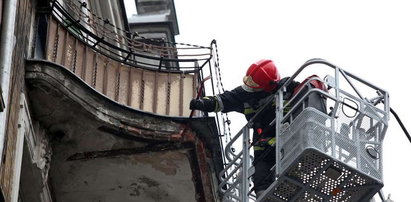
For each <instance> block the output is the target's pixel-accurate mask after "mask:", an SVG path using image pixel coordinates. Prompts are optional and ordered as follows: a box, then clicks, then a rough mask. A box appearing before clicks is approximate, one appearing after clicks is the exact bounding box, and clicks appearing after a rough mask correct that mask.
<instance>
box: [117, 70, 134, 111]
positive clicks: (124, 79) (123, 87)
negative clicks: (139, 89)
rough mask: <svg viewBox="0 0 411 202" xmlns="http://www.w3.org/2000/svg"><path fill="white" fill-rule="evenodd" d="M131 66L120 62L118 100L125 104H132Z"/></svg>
mask: <svg viewBox="0 0 411 202" xmlns="http://www.w3.org/2000/svg"><path fill="white" fill-rule="evenodd" d="M130 72H131V71H130V68H129V67H126V66H124V65H122V64H120V68H119V76H120V79H119V82H120V83H119V88H118V91H119V92H118V102H119V103H120V104H123V105H130V103H129V96H130V93H129V91H131V90H130V83H131V81H130V77H131V76H130Z"/></svg>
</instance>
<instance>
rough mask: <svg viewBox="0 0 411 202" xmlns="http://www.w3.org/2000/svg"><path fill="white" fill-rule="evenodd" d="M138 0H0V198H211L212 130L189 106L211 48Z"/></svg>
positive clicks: (217, 158) (166, 5) (164, 9)
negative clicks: (129, 5)
mask: <svg viewBox="0 0 411 202" xmlns="http://www.w3.org/2000/svg"><path fill="white" fill-rule="evenodd" d="M136 5H137V12H138V15H136V16H133V17H132V18H130V19H127V17H126V13H125V5H124V3H123V2H122V1H121V0H108V1H98V0H81V1H74V0H59V1H57V0H56V1H54V0H52V1H48V0H10V1H3V0H0V6H1V8H2V9H0V12H1V13H0V14H1V15H0V22H1V31H0V32H1V52H0V53H1V57H0V58H1V59H0V64H1V69H0V70H1V71H0V79H1V80H0V81H1V83H0V89H1V103H0V121H1V122H0V151H1V166H0V169H1V172H0V177H1V178H0V186H1V193H2V200H3V201H23V202H25V201H30V202H31V201H190V202H191V201H220V196H219V194H218V191H217V186H218V181H219V180H218V175H217V174H218V173H219V172H220V171H221V170H222V167H223V165H222V158H221V150H220V142H219V138H218V129H217V128H218V127H217V126H216V123H215V120H214V118H212V117H195V116H194V117H192V114H190V113H191V111H190V110H189V108H188V105H189V101H190V100H191V99H192V98H193V97H196V96H197V94H198V92H197V88H198V85H199V83H201V81H202V74H203V73H202V69H203V67H204V66H206V65H207V64H209V63H210V60H211V59H212V57H213V55H212V52H213V51H212V47H211V46H210V47H202V46H193V45H189V44H178V43H176V42H175V41H174V35H176V34H178V33H179V30H178V24H177V18H176V13H175V9H174V3H173V1H172V0H162V1H143V0H141V1H140V0H138V1H136ZM193 50H194V52H195V54H190V51H193ZM200 94H201V92H200Z"/></svg>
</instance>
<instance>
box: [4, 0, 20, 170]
mask: <svg viewBox="0 0 411 202" xmlns="http://www.w3.org/2000/svg"><path fill="white" fill-rule="evenodd" d="M17 1H18V0H6V1H3V3H4V4H3V22H2V29H1V38H0V39H1V41H0V86H1V90H2V92H1V97H2V99H3V101H4V106H5V109H4V110H3V112H0V160H2V158H3V149H4V140H5V136H6V129H7V116H8V111H9V109H7V107H9V106H8V102H9V97H10V96H9V94H10V76H11V62H12V56H13V50H14V45H15V42H16V40H15V36H14V27H15V23H16V13H17ZM0 162H1V161H0Z"/></svg>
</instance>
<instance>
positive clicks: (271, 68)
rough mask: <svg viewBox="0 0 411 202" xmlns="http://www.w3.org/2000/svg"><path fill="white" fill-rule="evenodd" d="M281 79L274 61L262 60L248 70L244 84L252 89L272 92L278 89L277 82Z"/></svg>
mask: <svg viewBox="0 0 411 202" xmlns="http://www.w3.org/2000/svg"><path fill="white" fill-rule="evenodd" d="M280 79H281V78H280V74H279V73H278V70H277V67H276V66H275V65H274V63H273V61H271V60H260V61H258V62H256V63H254V64H252V65H251V66H250V67H249V68H248V70H247V74H246V75H245V77H244V78H243V82H244V84H245V85H246V86H248V87H250V88H254V89H263V90H264V91H267V92H270V91H272V90H274V88H276V87H277V82H278V81H279V80H280Z"/></svg>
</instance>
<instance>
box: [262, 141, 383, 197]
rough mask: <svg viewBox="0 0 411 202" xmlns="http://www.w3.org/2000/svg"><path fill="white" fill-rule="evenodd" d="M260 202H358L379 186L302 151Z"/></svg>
mask: <svg viewBox="0 0 411 202" xmlns="http://www.w3.org/2000/svg"><path fill="white" fill-rule="evenodd" d="M279 179H280V180H279V181H278V182H275V184H273V185H274V188H273V189H272V190H273V191H272V192H271V193H269V194H268V195H266V196H265V198H264V200H261V201H267V202H268V201H275V202H277V201H278V202H279V201H301V202H303V201H304V202H307V201H308V202H317V201H318V202H322V201H330V202H357V201H366V200H369V199H370V198H371V197H372V196H373V195H374V193H375V192H376V191H378V190H379V189H380V188H381V187H382V184H381V183H380V182H379V181H376V180H375V179H373V178H371V177H369V176H367V175H364V174H363V173H361V172H358V171H356V170H355V169H353V168H351V167H350V166H347V165H344V164H342V163H340V162H338V161H336V160H335V159H333V158H330V157H328V156H327V155H326V154H324V153H321V152H320V151H318V150H316V149H308V150H304V152H303V153H302V154H301V155H299V157H297V158H296V159H295V161H294V162H293V163H292V164H291V166H290V167H289V168H288V169H287V170H286V171H285V173H284V174H283V175H282V176H280V178H279Z"/></svg>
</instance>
